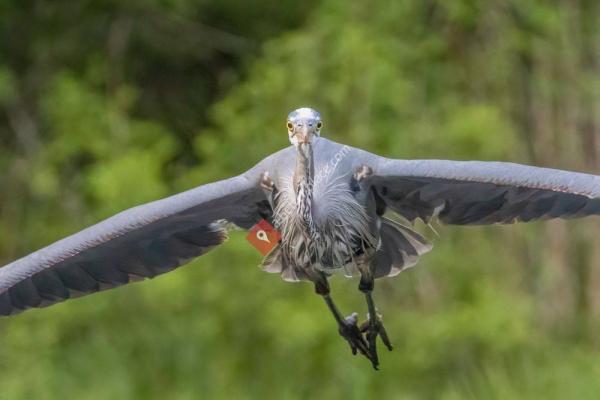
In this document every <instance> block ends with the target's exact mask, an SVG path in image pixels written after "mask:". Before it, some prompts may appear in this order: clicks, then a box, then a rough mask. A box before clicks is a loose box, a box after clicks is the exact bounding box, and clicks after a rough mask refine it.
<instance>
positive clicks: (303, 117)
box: [287, 108, 323, 147]
mask: <svg viewBox="0 0 600 400" xmlns="http://www.w3.org/2000/svg"><path fill="white" fill-rule="evenodd" d="M322 127H323V122H321V114H319V112H318V111H317V110H314V109H312V108H299V109H297V110H294V111H292V112H291V113H289V115H288V117H287V129H288V135H289V137H290V142H291V143H292V144H293V145H294V146H296V147H298V146H299V145H301V144H310V143H311V141H312V140H313V138H314V137H315V136H317V137H318V136H319V135H320V134H321V128H322Z"/></svg>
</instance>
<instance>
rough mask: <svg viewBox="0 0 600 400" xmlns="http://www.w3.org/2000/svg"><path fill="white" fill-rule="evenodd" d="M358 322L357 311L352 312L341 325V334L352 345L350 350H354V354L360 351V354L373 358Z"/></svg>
mask: <svg viewBox="0 0 600 400" xmlns="http://www.w3.org/2000/svg"><path fill="white" fill-rule="evenodd" d="M357 323H358V314H357V313H352V314H351V315H350V316H348V317H346V318H344V322H343V323H342V324H341V325H340V327H339V333H340V336H342V337H343V338H344V339H346V341H347V342H348V344H349V345H350V350H351V351H352V354H353V355H356V354H358V352H360V354H362V355H363V356H365V357H367V358H368V359H369V360H371V352H370V351H369V346H368V344H367V341H366V340H365V338H364V337H363V335H362V333H361V331H360V329H359V328H358V325H357ZM371 361H372V360H371Z"/></svg>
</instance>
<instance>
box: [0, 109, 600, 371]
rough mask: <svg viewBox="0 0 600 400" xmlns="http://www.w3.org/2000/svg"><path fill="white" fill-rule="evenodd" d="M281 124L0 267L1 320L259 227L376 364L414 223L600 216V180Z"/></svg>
mask: <svg viewBox="0 0 600 400" xmlns="http://www.w3.org/2000/svg"><path fill="white" fill-rule="evenodd" d="M286 123H287V134H288V137H289V140H290V142H291V144H292V145H291V146H289V147H287V148H285V149H283V150H280V151H278V152H276V153H274V154H272V155H270V156H268V157H267V158H265V159H264V160H262V161H260V162H259V163H258V164H256V166H254V167H253V168H251V169H250V170H248V171H246V172H244V173H243V174H241V175H238V176H236V177H233V178H230V179H226V180H222V181H219V182H214V183H210V184H206V185H202V186H199V187H197V188H195V189H191V190H189V191H186V192H183V193H180V194H177V195H174V196H172V197H168V198H165V199H162V200H158V201H154V202H151V203H148V204H144V205H141V206H138V207H134V208H131V209H129V210H127V211H124V212H121V213H119V214H117V215H115V216H113V217H111V218H108V219H107V220H104V221H102V222H100V223H98V224H96V225H94V226H91V227H89V228H87V229H84V230H83V231H81V232H79V233H76V234H74V235H72V236H69V237H67V238H65V239H62V240H60V241H58V242H56V243H54V244H51V245H49V246H47V247H45V248H43V249H41V250H38V251H36V252H34V253H32V254H29V255H27V256H25V257H23V258H21V259H19V260H16V261H14V262H12V263H10V264H8V265H6V266H4V267H2V268H0V315H4V316H8V315H13V314H16V313H18V312H20V311H23V310H25V309H28V308H31V307H45V306H49V305H51V304H54V303H57V302H60V301H63V300H66V299H70V298H75V297H79V296H82V295H86V294H89V293H94V292H98V291H100V290H104V289H109V288H114V287H117V286H121V285H124V284H126V283H130V282H133V281H137V280H140V279H143V278H153V277H155V276H157V275H160V274H163V273H165V272H169V271H172V270H174V269H176V268H177V267H179V266H181V265H183V264H185V263H187V262H188V261H190V260H191V259H193V258H195V257H198V256H200V255H202V254H204V253H206V252H207V251H208V250H210V249H212V248H214V247H215V246H218V245H220V244H222V243H223V242H225V240H226V239H227V231H228V229H231V227H237V228H242V229H246V230H249V231H250V233H249V235H250V236H252V235H256V237H255V238H254V239H255V240H254V241H255V242H256V243H259V242H260V245H261V246H262V249H263V250H264V253H265V254H266V256H265V258H264V260H263V263H262V266H263V268H264V269H265V270H266V271H268V272H272V273H278V274H280V275H281V277H282V278H283V279H284V280H286V281H310V282H312V283H313V284H314V289H315V292H316V293H317V294H318V295H320V296H322V298H323V299H324V301H325V303H326V305H327V306H328V308H329V309H330V311H331V313H332V314H333V316H334V318H335V321H336V323H337V326H338V331H339V334H340V335H341V336H342V337H343V338H344V339H345V340H346V341H347V342H348V344H349V346H350V349H351V351H352V352H353V354H362V355H364V356H365V357H366V358H367V359H368V360H370V362H371V363H372V365H373V367H374V368H376V369H377V367H378V365H379V358H378V354H377V341H378V338H379V339H380V340H381V341H382V342H383V344H384V345H385V346H386V347H387V348H388V349H389V350H391V349H392V345H391V343H390V339H389V336H388V334H387V332H386V330H385V328H384V325H383V323H382V320H381V315H380V314H379V313H378V310H377V308H376V306H375V303H374V300H373V296H372V294H373V290H374V286H375V279H377V278H382V277H391V276H395V275H397V274H399V273H400V272H401V271H403V270H405V269H407V268H409V267H412V266H414V265H415V264H416V263H417V261H418V260H419V257H420V256H421V255H423V254H424V253H426V252H428V251H429V250H431V248H432V246H431V243H430V242H429V241H428V240H427V239H426V238H425V237H423V236H422V235H420V234H419V233H417V232H415V231H414V230H413V229H412V228H411V224H410V223H412V222H414V221H415V220H417V219H420V220H423V221H425V222H426V223H429V222H430V221H431V220H432V219H437V220H438V221H440V222H441V223H445V224H452V225H482V224H496V223H501V224H508V223H513V222H519V221H523V222H527V221H533V220H539V219H550V218H575V217H583V216H588V215H600V176H596V175H589V174H583V173H577V172H568V171H561V170H554V169H547V168H538V167H532V166H525V165H519V164H512V163H504V162H481V161H443V160H394V159H388V158H384V157H380V156H377V155H375V154H371V153H369V152H366V151H364V150H361V149H357V148H353V147H350V146H346V145H343V144H339V143H336V142H333V141H331V140H328V139H326V138H323V137H321V130H322V128H323V121H322V120H321V115H320V114H319V113H318V112H317V111H316V110H314V109H311V108H300V109H297V110H295V111H292V112H291V113H290V114H289V115H288V118H287V122H286ZM397 216H399V217H401V219H399V218H396V217H397ZM399 221H406V222H407V223H401V222H399ZM336 271H343V272H344V273H345V274H346V275H352V274H356V275H359V276H360V283H359V285H358V289H359V290H360V291H361V292H362V293H363V294H364V296H365V299H366V303H367V309H368V314H367V319H366V321H365V322H364V323H362V324H359V321H358V314H357V313H352V314H351V315H350V316H344V315H343V314H342V313H341V312H340V311H339V309H338V308H337V306H336V305H335V303H334V301H333V299H332V297H331V294H330V287H329V283H328V278H329V277H330V276H331V275H332V274H333V273H335V272H336Z"/></svg>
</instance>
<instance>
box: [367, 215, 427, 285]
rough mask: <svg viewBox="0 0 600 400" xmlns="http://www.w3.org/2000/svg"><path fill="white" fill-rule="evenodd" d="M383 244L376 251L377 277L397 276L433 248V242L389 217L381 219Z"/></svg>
mask: <svg viewBox="0 0 600 400" xmlns="http://www.w3.org/2000/svg"><path fill="white" fill-rule="evenodd" d="M379 235H380V239H381V245H380V247H379V248H378V249H377V252H376V253H375V264H374V266H375V271H374V274H375V278H381V277H384V276H395V275H398V274H399V273H400V272H402V271H403V270H405V269H407V268H410V267H413V266H414V265H415V264H416V263H417V262H418V261H419V257H420V256H422V255H423V254H425V253H427V252H428V251H430V250H431V249H432V248H433V245H432V244H431V242H429V241H428V240H427V239H426V238H425V237H423V236H421V235H420V234H418V233H417V232H415V231H413V230H412V229H411V228H409V227H406V226H404V225H400V224H398V223H396V222H394V221H391V220H389V219H382V220H381V227H380V229H379Z"/></svg>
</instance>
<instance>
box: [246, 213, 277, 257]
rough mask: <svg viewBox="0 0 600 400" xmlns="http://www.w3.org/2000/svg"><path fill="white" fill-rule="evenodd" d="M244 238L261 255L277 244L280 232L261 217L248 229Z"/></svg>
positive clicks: (264, 254)
mask: <svg viewBox="0 0 600 400" xmlns="http://www.w3.org/2000/svg"><path fill="white" fill-rule="evenodd" d="M246 239H247V240H248V241H249V242H250V243H251V244H252V246H254V247H256V248H257V250H258V251H260V253H261V254H262V255H263V256H266V255H267V254H269V252H270V251H271V250H273V248H274V247H275V246H277V243H279V240H280V239H281V234H280V233H279V231H278V230H277V229H275V228H274V227H273V225H271V224H270V223H269V222H267V220H264V219H261V220H260V221H259V222H258V223H257V224H256V225H254V226H253V227H252V228H251V229H250V232H248V236H246Z"/></svg>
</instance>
